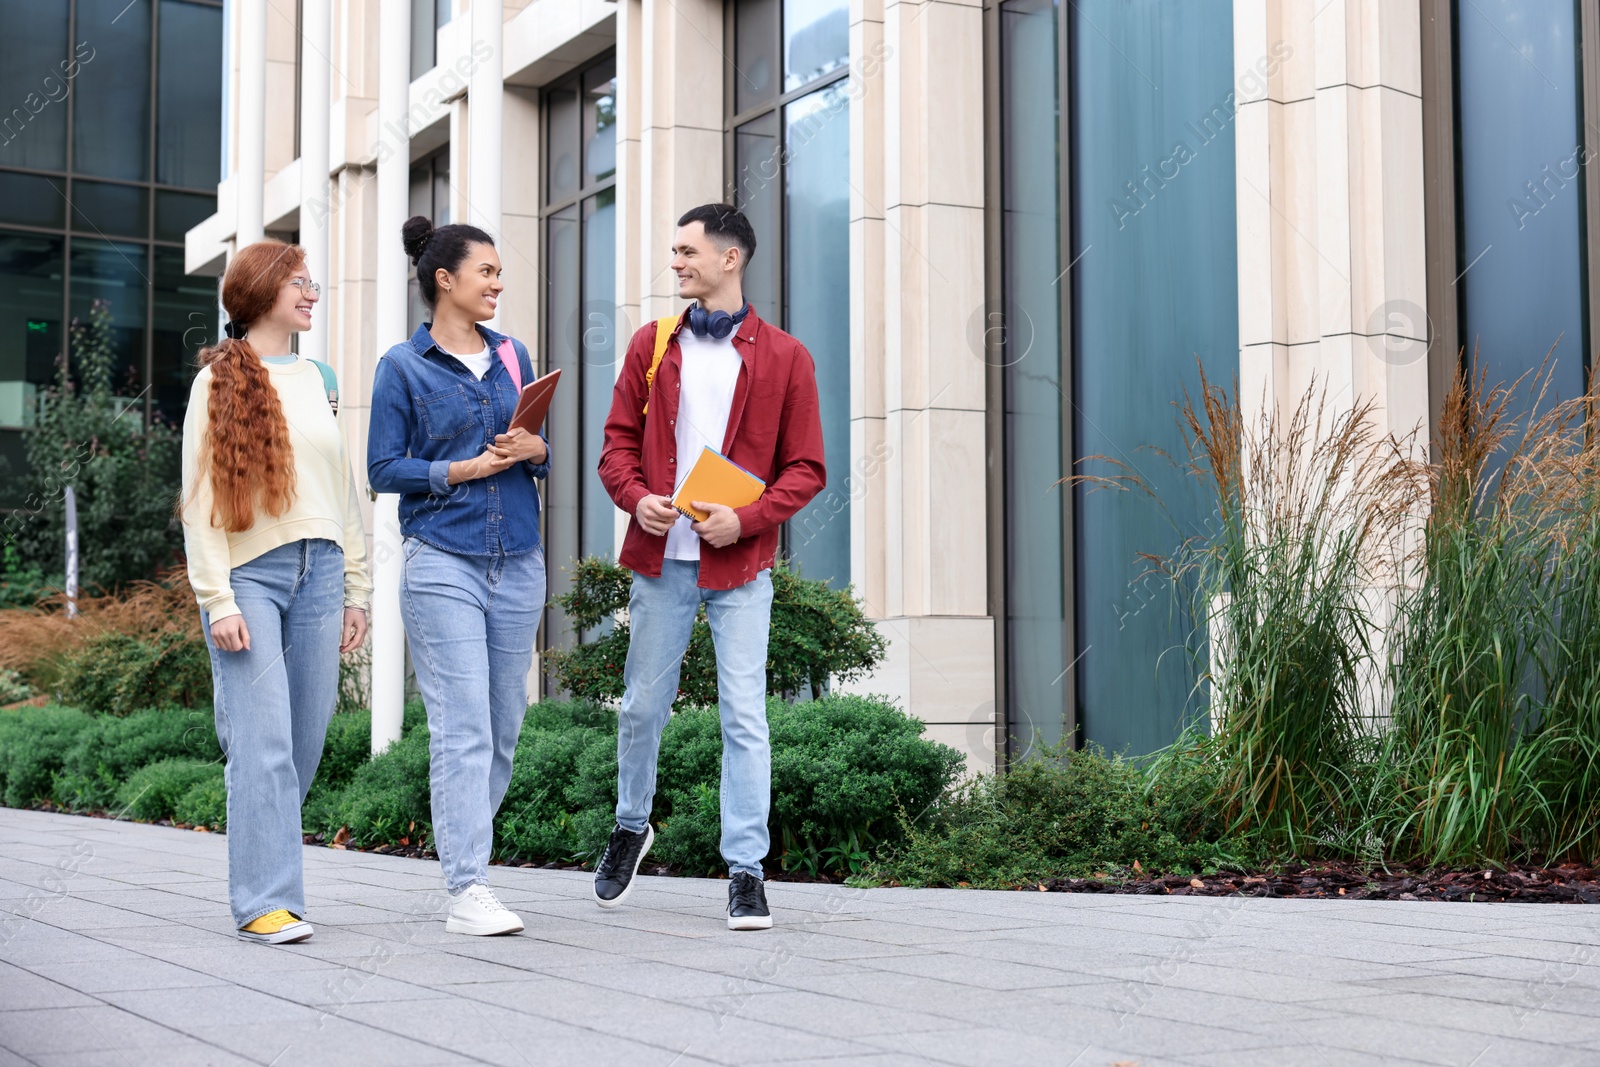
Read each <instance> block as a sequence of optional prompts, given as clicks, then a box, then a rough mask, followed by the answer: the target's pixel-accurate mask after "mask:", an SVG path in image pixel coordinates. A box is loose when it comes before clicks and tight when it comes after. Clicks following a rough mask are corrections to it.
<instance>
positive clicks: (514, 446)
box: [494, 426, 550, 463]
mask: <svg viewBox="0 0 1600 1067" xmlns="http://www.w3.org/2000/svg"><path fill="white" fill-rule="evenodd" d="M494 444H495V447H496V448H499V449H501V450H503V451H504V452H506V453H507V454H509V455H511V456H514V457H515V458H516V460H517V461H518V462H523V461H526V462H528V463H543V462H544V458H545V456H547V455H549V451H550V450H549V449H547V448H545V445H544V438H542V437H540V436H539V435H538V434H536V433H529V432H528V431H527V430H524V429H523V428H522V427H520V426H518V427H516V428H515V429H513V430H512V431H511V432H510V433H502V434H496V435H495V439H494Z"/></svg>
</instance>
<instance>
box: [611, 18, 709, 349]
mask: <svg viewBox="0 0 1600 1067" xmlns="http://www.w3.org/2000/svg"><path fill="white" fill-rule="evenodd" d="M643 16H644V17H643V19H642V20H641V23H642V32H641V33H640V41H639V45H640V46H643V47H641V48H640V50H641V51H642V52H643V56H642V57H641V62H640V69H641V73H642V75H643V76H642V79H641V81H642V83H643V91H642V93H641V94H640V96H641V99H640V124H639V149H638V151H639V160H640V162H639V169H638V175H639V200H638V202H639V207H640V212H641V214H640V215H639V228H638V239H637V243H636V244H635V245H634V246H633V247H635V248H637V249H639V250H640V256H639V260H638V263H637V267H638V271H639V273H638V274H637V275H636V278H637V285H638V292H639V298H640V316H639V320H638V321H639V322H641V323H642V322H645V321H648V320H649V319H652V318H656V317H658V316H661V315H667V314H671V313H672V312H673V311H676V310H678V309H679V306H680V304H679V300H678V286H677V283H676V280H675V279H674V278H673V275H672V272H671V271H670V270H668V269H667V268H668V264H669V263H671V261H672V253H671V251H670V249H671V247H672V235H673V233H674V232H675V231H676V229H677V226H676V223H677V220H678V216H679V215H680V214H682V213H683V212H684V211H686V210H688V209H689V208H691V207H694V206H696V205H697V204H706V203H711V202H714V201H717V200H721V199H722V197H723V189H722V121H723V116H722V108H723V103H722V77H723V64H724V63H725V62H726V61H725V59H724V58H723V54H722V49H721V47H720V42H721V41H722V4H721V2H720V0H675V2H673V3H657V2H651V3H646V4H644V5H643Z"/></svg>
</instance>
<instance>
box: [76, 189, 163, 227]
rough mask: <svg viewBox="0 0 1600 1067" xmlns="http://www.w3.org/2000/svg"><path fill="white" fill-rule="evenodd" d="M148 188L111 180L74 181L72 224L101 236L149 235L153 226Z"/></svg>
mask: <svg viewBox="0 0 1600 1067" xmlns="http://www.w3.org/2000/svg"><path fill="white" fill-rule="evenodd" d="M149 195H150V194H149V190H148V189H147V188H146V187H145V186H142V185H113V184H111V183H110V182H84V181H74V182H73V183H72V228H73V229H74V230H76V231H78V232H79V233H92V234H97V235H99V236H101V237H146V236H148V235H149V229H150V200H149Z"/></svg>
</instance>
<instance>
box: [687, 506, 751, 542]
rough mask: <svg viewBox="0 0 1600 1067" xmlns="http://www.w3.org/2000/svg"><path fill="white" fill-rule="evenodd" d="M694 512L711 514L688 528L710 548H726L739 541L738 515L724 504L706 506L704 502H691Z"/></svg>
mask: <svg viewBox="0 0 1600 1067" xmlns="http://www.w3.org/2000/svg"><path fill="white" fill-rule="evenodd" d="M689 503H691V504H693V505H694V509H695V510H696V511H708V512H710V513H711V514H709V515H707V516H706V518H705V519H704V520H703V521H701V522H697V523H694V524H693V525H691V526H690V527H689V529H691V530H693V531H694V532H695V533H697V534H699V535H700V536H701V537H702V538H704V539H705V542H706V544H708V545H710V546H711V547H712V548H727V547H728V546H729V545H731V544H733V543H734V542H735V541H737V540H739V531H740V524H739V515H738V513H737V512H735V511H734V510H733V509H732V508H730V507H729V506H728V505H726V504H708V503H706V502H705V501H704V500H691V501H689Z"/></svg>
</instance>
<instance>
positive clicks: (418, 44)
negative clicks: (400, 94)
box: [411, 0, 449, 81]
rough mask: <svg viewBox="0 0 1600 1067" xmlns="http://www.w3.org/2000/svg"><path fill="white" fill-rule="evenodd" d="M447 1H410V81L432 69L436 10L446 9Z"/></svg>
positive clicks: (435, 37)
mask: <svg viewBox="0 0 1600 1067" xmlns="http://www.w3.org/2000/svg"><path fill="white" fill-rule="evenodd" d="M448 3H449V0H411V80H412V81H416V80H417V79H418V78H420V77H422V76H423V75H424V74H426V73H428V71H430V70H432V69H433V65H434V63H435V58H434V51H435V49H436V47H437V36H436V32H435V31H436V28H437V26H443V25H444V22H442V21H439V22H437V23H436V22H435V19H436V16H437V12H438V8H439V7H440V6H441V4H443V5H444V6H445V7H446V8H447V9H448ZM446 17H448V16H446Z"/></svg>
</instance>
